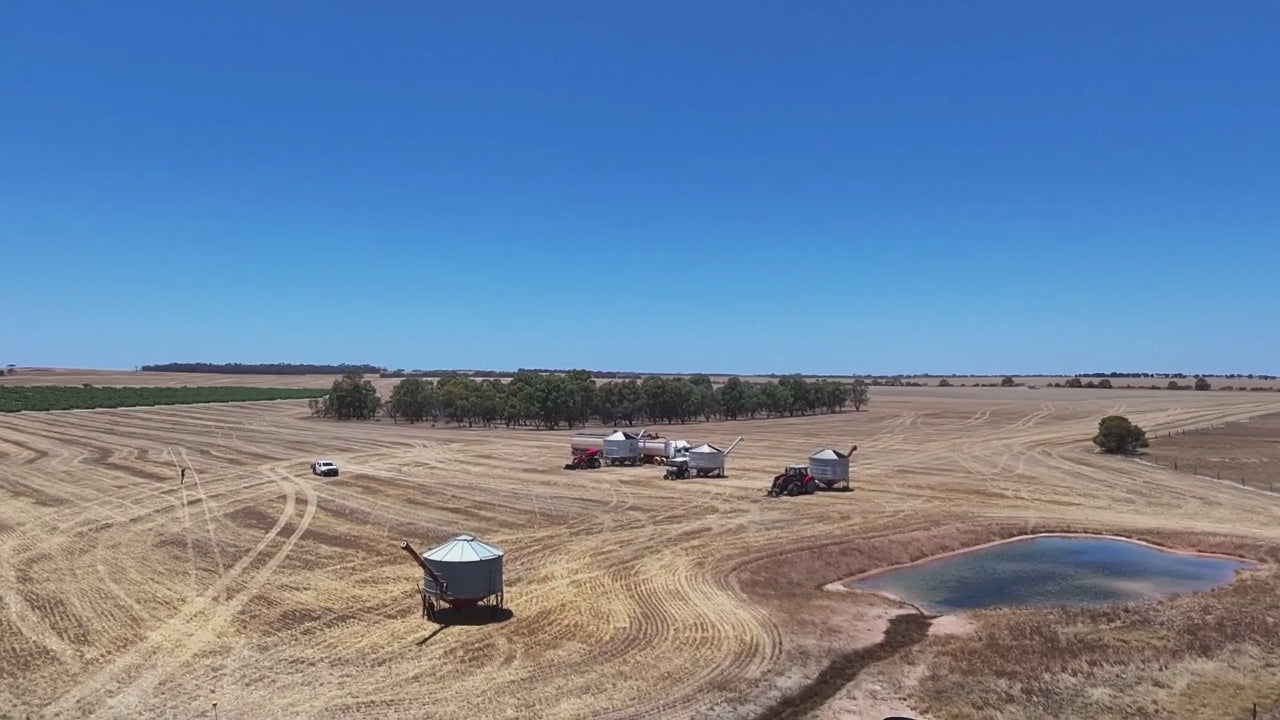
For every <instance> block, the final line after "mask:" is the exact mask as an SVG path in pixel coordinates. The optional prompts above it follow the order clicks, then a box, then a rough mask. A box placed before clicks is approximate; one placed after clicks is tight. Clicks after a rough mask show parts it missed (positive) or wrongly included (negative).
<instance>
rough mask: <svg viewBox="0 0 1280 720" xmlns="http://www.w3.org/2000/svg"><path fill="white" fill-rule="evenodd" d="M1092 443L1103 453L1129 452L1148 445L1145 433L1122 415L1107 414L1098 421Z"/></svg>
mask: <svg viewBox="0 0 1280 720" xmlns="http://www.w3.org/2000/svg"><path fill="white" fill-rule="evenodd" d="M1093 444H1094V445H1097V446H1098V447H1099V448H1100V449H1101V450H1102V452H1104V453H1113V454H1121V453H1123V454H1129V453H1133V452H1136V451H1137V450H1138V448H1144V447H1147V446H1148V444H1149V443H1148V442H1147V433H1146V432H1145V431H1144V430H1143V429H1142V428H1140V427H1138V426H1137V425H1134V424H1133V423H1131V422H1129V418H1127V417H1125V416H1123V415H1108V416H1106V417H1104V418H1102V419H1101V420H1099V421H1098V434H1097V435H1094V436H1093Z"/></svg>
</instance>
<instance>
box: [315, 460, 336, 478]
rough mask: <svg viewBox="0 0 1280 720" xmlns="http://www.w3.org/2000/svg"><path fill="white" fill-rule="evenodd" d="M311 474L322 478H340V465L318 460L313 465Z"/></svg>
mask: <svg viewBox="0 0 1280 720" xmlns="http://www.w3.org/2000/svg"><path fill="white" fill-rule="evenodd" d="M311 474H312V475H319V476H320V477H338V463H336V462H334V461H332V460H316V461H315V462H313V463H311Z"/></svg>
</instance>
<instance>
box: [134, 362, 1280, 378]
mask: <svg viewBox="0 0 1280 720" xmlns="http://www.w3.org/2000/svg"><path fill="white" fill-rule="evenodd" d="M138 369H139V370H141V371H143V372H180V373H210V374H219V375H344V374H346V373H348V372H353V371H354V372H358V373H360V374H362V375H377V376H378V377H382V378H407V377H440V376H442V375H463V376H466V377H473V378H505V377H511V376H513V375H515V374H516V373H517V372H532V373H542V374H546V375H551V374H559V375H562V374H566V373H569V372H573V370H572V369H563V368H518V369H517V370H404V369H403V368H401V369H396V370H389V369H387V368H385V367H381V366H378V365H368V364H348V363H342V364H339V365H317V364H310V363H257V364H253V363H162V364H159V365H143V366H141V367H140V368H138ZM588 372H590V373H591V376H592V377H595V378H599V379H601V380H639V379H641V378H644V377H649V376H655V375H675V376H691V375H723V376H732V375H734V373H646V372H628V371H618V370H590V371H588ZM748 374H749V375H750V373H748ZM795 376H807V377H829V378H850V379H853V378H866V379H872V378H881V379H891V378H897V379H902V378H974V377H999V375H975V374H972V373H950V374H938V373H914V374H911V373H907V374H896V375H874V374H831V373H826V374H824V373H818V374H814V373H768V374H763V375H755V377H767V378H782V377H795ZM1014 376H1015V377H1026V378H1046V377H1080V378H1165V379H1176V380H1182V379H1185V378H1187V377H1223V378H1248V379H1250V380H1276V379H1277V376H1275V375H1262V374H1256V373H1247V374H1246V373H1227V374H1221V375H1220V374H1217V373H1192V374H1188V373H1150V372H1093V373H1074V374H1071V373H1022V374H1016V375H1014Z"/></svg>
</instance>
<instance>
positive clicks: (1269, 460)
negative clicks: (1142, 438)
mask: <svg viewBox="0 0 1280 720" xmlns="http://www.w3.org/2000/svg"><path fill="white" fill-rule="evenodd" d="M1145 459H1146V460H1147V461H1148V462H1153V463H1156V464H1158V465H1161V466H1163V467H1167V468H1170V469H1176V470H1178V471H1179V472H1185V473H1190V474H1193V475H1202V476H1206V477H1211V478H1215V479H1218V480H1225V481H1228V482H1238V483H1240V484H1242V485H1248V486H1249V487H1253V488H1258V489H1260V490H1267V491H1269V492H1280V414H1274V415H1262V416H1259V417H1256V418H1250V419H1248V420H1245V421H1241V422H1232V423H1225V424H1222V425H1215V426H1213V427H1209V428H1201V429H1195V430H1189V431H1185V432H1181V433H1169V432H1166V433H1165V434H1163V435H1159V434H1157V436H1156V437H1154V438H1152V439H1151V448H1150V450H1149V452H1148V454H1147V456H1146V457H1145Z"/></svg>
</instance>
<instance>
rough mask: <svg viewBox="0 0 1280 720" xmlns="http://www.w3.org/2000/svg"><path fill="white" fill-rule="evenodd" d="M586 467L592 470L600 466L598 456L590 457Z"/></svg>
mask: <svg viewBox="0 0 1280 720" xmlns="http://www.w3.org/2000/svg"><path fill="white" fill-rule="evenodd" d="M587 467H589V468H591V469H593V470H594V469H596V468H598V467H600V458H591V462H589V463H587Z"/></svg>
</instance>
